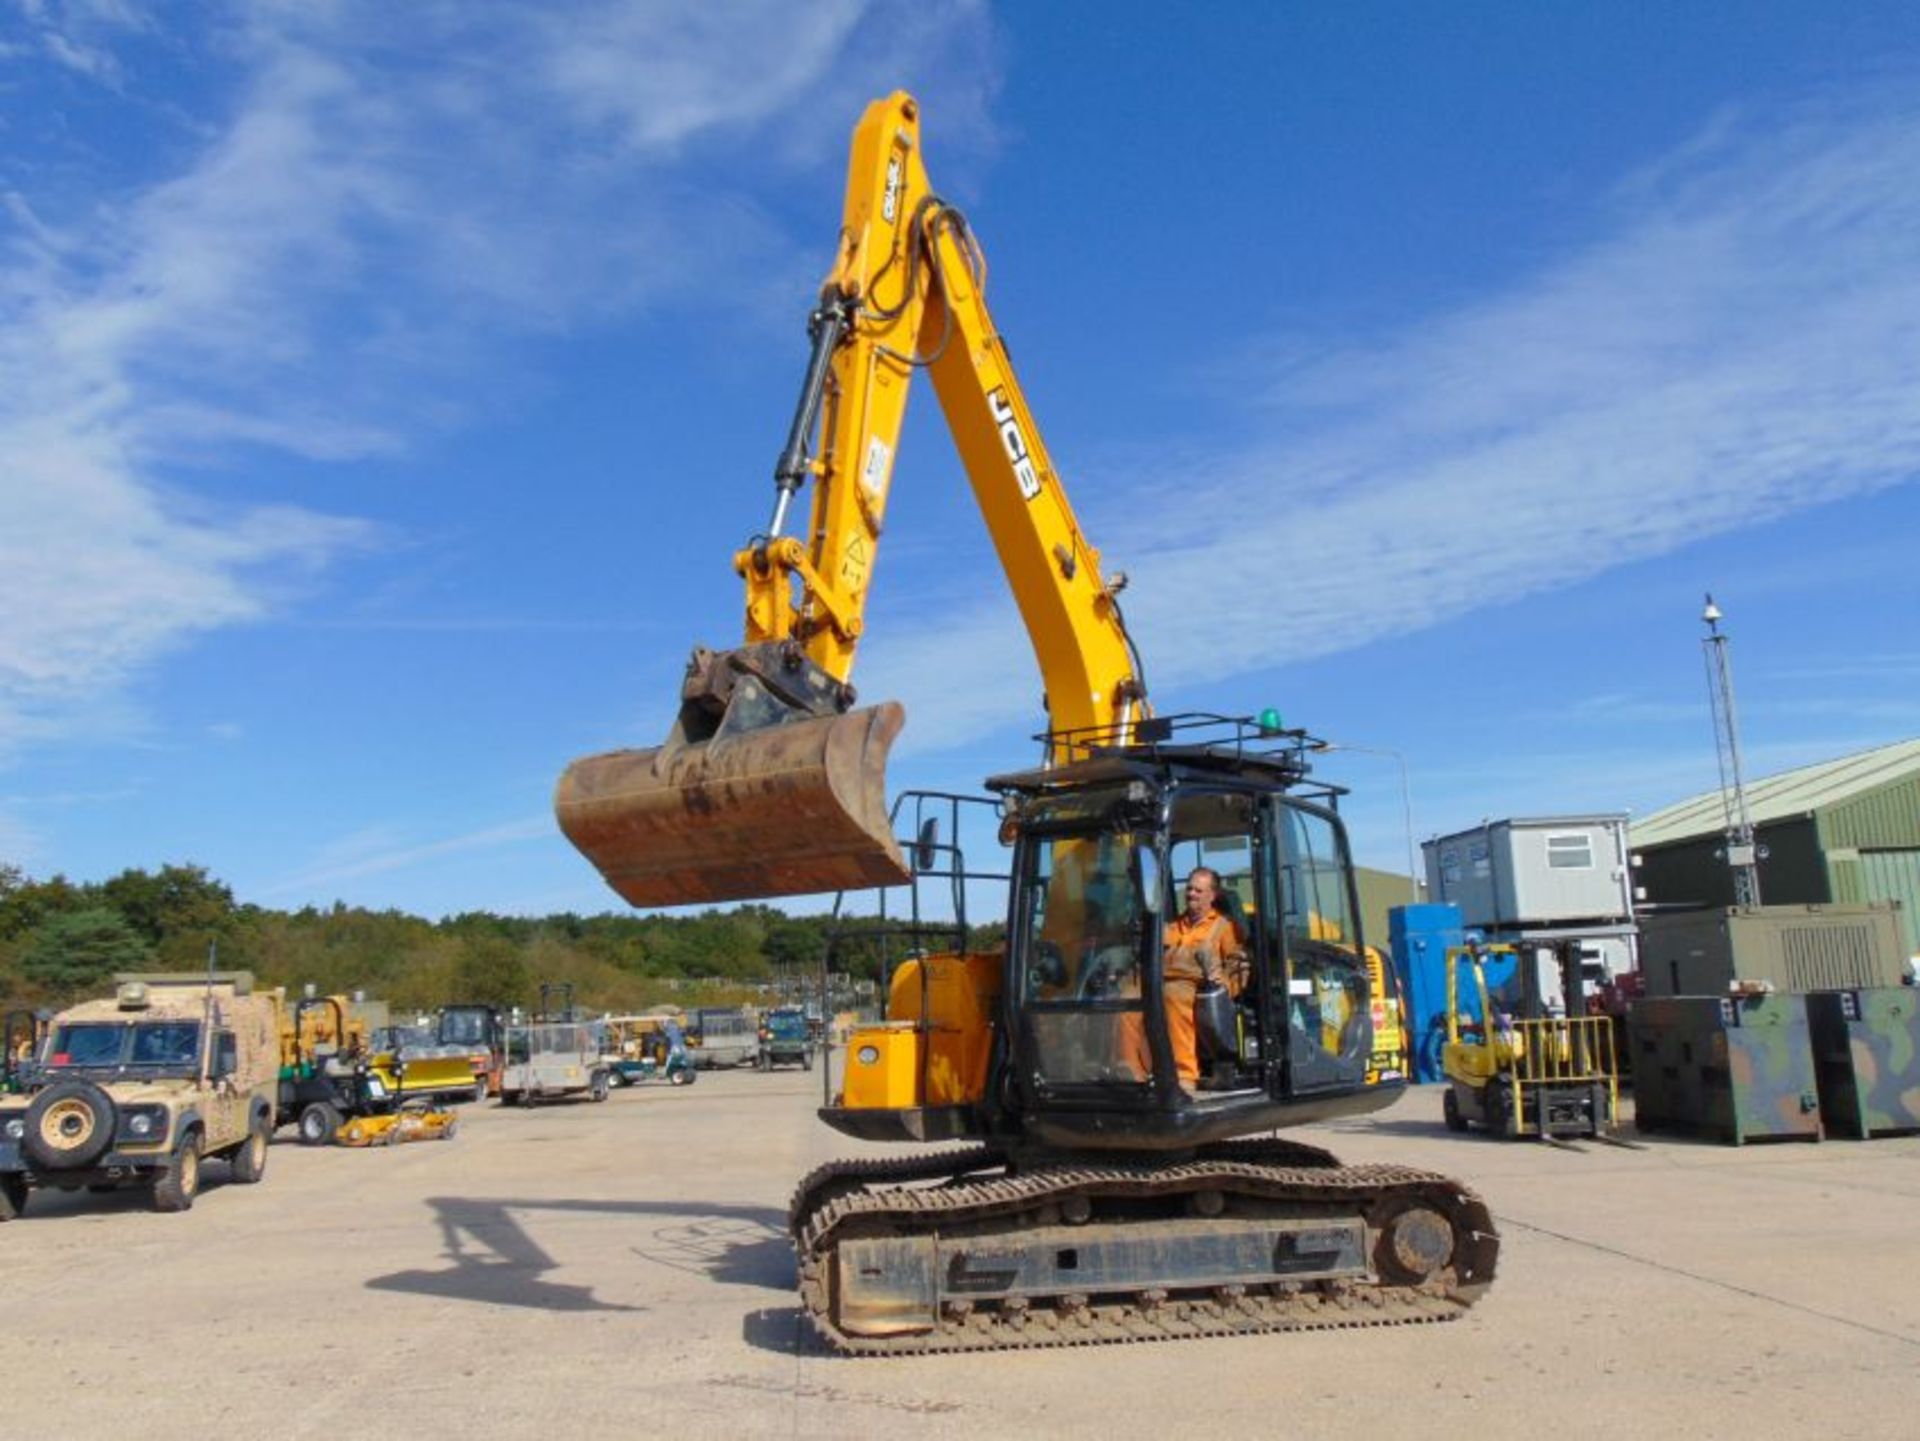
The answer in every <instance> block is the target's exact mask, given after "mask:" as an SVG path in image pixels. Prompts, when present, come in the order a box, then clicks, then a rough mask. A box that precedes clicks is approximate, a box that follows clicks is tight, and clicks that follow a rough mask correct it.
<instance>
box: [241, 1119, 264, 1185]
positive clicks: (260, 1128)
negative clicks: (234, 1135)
mask: <svg viewBox="0 0 1920 1441" xmlns="http://www.w3.org/2000/svg"><path fill="white" fill-rule="evenodd" d="M272 1141H273V1123H272V1122H271V1121H269V1120H268V1119H267V1118H266V1117H265V1116H261V1117H260V1118H259V1119H257V1120H256V1121H255V1122H254V1123H253V1129H252V1130H251V1131H249V1132H247V1139H246V1140H244V1141H242V1142H241V1143H240V1149H239V1150H237V1151H235V1152H234V1153H233V1162H232V1165H233V1179H234V1180H235V1181H236V1182H237V1183H238V1184H240V1185H242V1186H251V1185H252V1184H253V1183H254V1182H256V1181H258V1180H259V1179H260V1178H261V1177H262V1176H264V1175H266V1174H267V1147H268V1146H269V1145H270V1144H271V1143H272Z"/></svg>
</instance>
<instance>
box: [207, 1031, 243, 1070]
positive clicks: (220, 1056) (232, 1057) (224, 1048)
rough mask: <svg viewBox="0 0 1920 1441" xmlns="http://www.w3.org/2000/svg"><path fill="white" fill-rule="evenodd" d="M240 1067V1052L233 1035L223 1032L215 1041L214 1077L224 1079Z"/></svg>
mask: <svg viewBox="0 0 1920 1441" xmlns="http://www.w3.org/2000/svg"><path fill="white" fill-rule="evenodd" d="M239 1069H240V1052H239V1048H238V1046H237V1045H236V1043H235V1041H234V1039H233V1036H232V1035H231V1034H230V1033H227V1032H222V1033H221V1034H220V1035H219V1036H218V1037H217V1038H216V1039H215V1041H214V1049H213V1079H214V1080H216V1081H224V1080H227V1079H228V1078H230V1077H231V1076H233V1075H234V1074H235V1073H236V1072H237V1071H238V1070H239Z"/></svg>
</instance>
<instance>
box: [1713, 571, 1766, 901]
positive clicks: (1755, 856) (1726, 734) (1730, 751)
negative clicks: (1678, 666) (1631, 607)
mask: <svg viewBox="0 0 1920 1441" xmlns="http://www.w3.org/2000/svg"><path fill="white" fill-rule="evenodd" d="M1700 619H1701V620H1703V621H1705V622H1706V623H1707V637H1706V639H1705V640H1704V641H1702V642H1701V649H1702V651H1703V652H1704V653H1705V655H1706V660H1707V702H1708V704H1709V705H1710V706H1711V707H1712V708H1713V749H1714V759H1715V760H1716V761H1717V762H1718V763H1719V766H1720V804H1721V807H1722V809H1723V810H1724V812H1725V814H1726V824H1727V828H1726V837H1727V846H1726V857H1727V864H1728V865H1729V866H1731V867H1732V868H1733V901H1734V904H1735V905H1738V906H1757V905H1759V904H1760V857H1761V855H1762V854H1763V852H1762V851H1761V849H1760V847H1759V846H1758V845H1756V844H1755V843H1754V837H1753V816H1752V814H1751V813H1750V812H1749V811H1748V810H1747V783H1746V779H1745V777H1744V776H1743V775H1742V774H1741V771H1740V722H1739V719H1738V716H1737V714H1736V713H1735V711H1734V708H1733V666H1732V664H1731V663H1730V662H1729V661H1728V660H1727V638H1726V637H1725V636H1724V635H1722V634H1721V633H1720V620H1721V612H1720V607H1719V606H1717V605H1715V604H1714V603H1713V596H1712V594H1711V593H1709V594H1708V596H1707V606H1706V609H1705V610H1703V611H1701V612H1700Z"/></svg>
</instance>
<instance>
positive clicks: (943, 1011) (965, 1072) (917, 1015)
mask: <svg viewBox="0 0 1920 1441" xmlns="http://www.w3.org/2000/svg"><path fill="white" fill-rule="evenodd" d="M1001 965H1002V957H1000V956H999V955H997V954H995V955H986V954H975V955H965V956H952V955H946V956H928V957H926V958H924V959H921V960H912V961H908V962H906V963H905V964H904V965H902V966H900V967H899V969H897V970H896V971H895V972H894V973H893V986H892V988H891V990H890V991H889V993H888V995H887V1019H888V1020H889V1021H891V1022H896V1023H897V1022H902V1021H905V1022H908V1023H911V1024H914V1025H917V1026H919V1027H920V1028H921V1035H922V1038H923V1051H924V1061H925V1084H924V1086H923V1087H922V1088H921V1091H920V1099H919V1100H918V1102H916V1104H918V1105H923V1106H954V1105H960V1104H962V1103H963V1102H967V1101H977V1100H979V1099H980V1097H981V1096H982V1095H984V1094H985V1093H986V1089H987V1056H988V1052H989V1051H990V1050H991V1049H992V1046H993V1018H994V1012H995V1009H996V1007H997V1006H998V1004H999V1001H1000V967H1001Z"/></svg>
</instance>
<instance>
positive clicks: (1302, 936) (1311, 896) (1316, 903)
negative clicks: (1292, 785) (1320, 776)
mask: <svg viewBox="0 0 1920 1441" xmlns="http://www.w3.org/2000/svg"><path fill="white" fill-rule="evenodd" d="M1281 814H1282V815H1283V816H1284V817H1285V818H1286V829H1287V836H1286V863H1285V872H1284V882H1283V886H1282V891H1283V895H1282V904H1283V905H1284V907H1285V914H1284V916H1283V917H1282V925H1283V926H1284V928H1285V930H1286V936H1287V941H1288V944H1289V947H1290V948H1291V947H1292V946H1293V945H1294V944H1295V943H1297V942H1302V941H1325V942H1328V943H1330V944H1333V945H1336V946H1347V947H1352V946H1354V945H1356V943H1357V940H1358V932H1357V929H1356V927H1355V926H1354V923H1353V908H1352V903H1351V898H1350V897H1349V895H1348V893H1347V864H1346V856H1345V854H1344V850H1343V848H1342V846H1341V843H1340V836H1339V832H1337V831H1336V830H1335V829H1334V825H1333V822H1332V821H1330V820H1329V819H1327V818H1326V817H1325V816H1321V815H1315V814H1313V813H1312V812H1311V811H1301V810H1295V809H1294V808H1293V807H1291V806H1288V807H1286V808H1284V809H1283V810H1282V812H1281Z"/></svg>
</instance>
